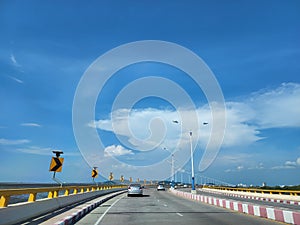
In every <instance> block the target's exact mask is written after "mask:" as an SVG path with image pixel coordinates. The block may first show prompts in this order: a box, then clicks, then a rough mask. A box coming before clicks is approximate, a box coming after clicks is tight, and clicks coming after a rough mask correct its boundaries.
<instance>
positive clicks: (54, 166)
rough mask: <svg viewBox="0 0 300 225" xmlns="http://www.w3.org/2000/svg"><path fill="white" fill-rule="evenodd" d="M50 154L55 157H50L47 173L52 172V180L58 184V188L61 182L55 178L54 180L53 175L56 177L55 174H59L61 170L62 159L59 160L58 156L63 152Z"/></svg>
mask: <svg viewBox="0 0 300 225" xmlns="http://www.w3.org/2000/svg"><path fill="white" fill-rule="evenodd" d="M52 152H53V153H54V154H55V155H56V157H52V159H51V163H50V168H49V171H50V172H53V177H52V179H53V180H54V181H55V182H57V183H59V184H60V186H62V182H60V181H59V180H58V179H57V178H55V175H56V172H61V170H62V166H63V163H64V158H60V155H61V154H63V152H62V151H52Z"/></svg>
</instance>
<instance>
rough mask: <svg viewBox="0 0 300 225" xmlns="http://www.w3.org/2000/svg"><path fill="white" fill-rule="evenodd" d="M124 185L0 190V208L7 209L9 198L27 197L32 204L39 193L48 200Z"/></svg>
mask: <svg viewBox="0 0 300 225" xmlns="http://www.w3.org/2000/svg"><path fill="white" fill-rule="evenodd" d="M124 187H126V185H103V186H96V185H93V186H91V185H90V186H64V187H43V188H20V189H19V188H18V189H1V190H0V196H1V199H0V207H7V205H8V204H9V201H10V198H11V196H18V195H28V199H27V202H34V201H36V199H37V195H38V194H40V193H48V197H45V198H48V199H51V198H57V197H59V196H68V195H76V194H80V193H86V192H93V191H100V190H107V189H113V188H124Z"/></svg>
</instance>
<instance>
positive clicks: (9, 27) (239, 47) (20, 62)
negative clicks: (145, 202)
mask: <svg viewBox="0 0 300 225" xmlns="http://www.w3.org/2000/svg"><path fill="white" fill-rule="evenodd" d="M299 10H300V3H299V2H298V1H226V2H225V1H130V2H128V1H89V2H86V1H43V2H41V1H1V3H0V34H1V35H0V49H1V51H0V99H1V110H0V113H1V117H0V152H1V156H2V159H1V163H0V168H1V170H0V181H3V182H5V181H22V182H33V181H34V182H51V176H52V174H50V173H49V171H48V169H49V163H50V159H51V156H52V153H51V151H52V150H53V149H60V150H63V151H64V155H63V156H64V158H65V162H64V165H63V171H62V173H60V174H58V177H59V178H60V179H61V180H63V181H65V182H90V181H91V178H90V173H91V166H93V165H89V162H88V160H87V161H86V160H84V158H83V157H82V154H81V153H82V149H79V147H78V146H77V142H76V139H75V137H74V134H73V126H72V106H73V99H74V95H75V92H76V88H77V86H78V84H79V82H80V79H81V78H82V76H83V74H84V72H85V71H86V70H87V68H88V67H89V66H90V65H91V64H92V63H93V62H94V61H95V60H96V59H97V58H98V57H99V56H101V55H103V54H104V53H106V52H107V51H109V50H111V49H113V48H116V47H118V46H119V45H123V44H126V43H129V42H134V41H141V40H162V41H168V42H173V43H176V44H178V45H181V46H184V47H186V48H188V49H190V50H191V51H193V52H194V53H196V54H197V55H198V56H200V57H201V58H202V59H203V60H204V61H205V63H206V64H207V65H208V67H209V68H210V69H211V70H212V71H213V73H214V75H215V77H216V79H217V80H218V82H219V84H220V87H221V89H222V91H223V95H224V98H225V101H226V108H227V111H226V112H227V113H226V114H227V122H226V126H227V128H226V131H225V136H224V142H223V145H222V146H221V149H220V151H219V154H218V156H217V158H216V159H215V160H214V162H213V163H212V164H211V165H210V167H209V168H208V169H206V170H205V171H202V172H201V173H200V172H199V171H198V164H199V162H200V159H201V157H202V153H203V149H204V148H205V145H206V143H207V140H208V139H209V137H210V132H209V131H210V128H211V127H210V121H209V120H210V116H209V115H210V110H209V107H208V105H207V104H208V102H207V100H206V98H205V95H204V93H203V91H202V90H201V89H200V88H199V87H198V86H197V85H196V83H195V82H194V81H193V80H191V79H190V78H189V77H188V76H187V75H186V74H185V73H184V72H183V71H181V70H179V69H177V68H174V67H172V66H169V65H164V64H161V63H155V62H152V63H151V62H148V63H140V64H136V65H131V66H128V67H126V68H123V69H122V70H120V71H118V72H117V73H116V74H114V76H113V77H111V79H110V80H109V81H108V82H107V83H106V85H105V86H104V87H103V89H102V91H101V93H100V94H99V97H98V100H97V104H96V107H95V118H94V121H91V122H93V123H92V125H91V124H90V125H91V126H90V127H94V128H96V129H97V132H98V135H99V137H100V138H101V139H102V140H104V141H103V144H104V145H105V146H103V149H99V151H102V153H103V152H104V155H103V159H101V160H99V163H97V165H96V166H98V167H99V172H100V174H102V175H103V176H104V177H107V176H108V174H109V172H110V171H113V172H114V174H115V177H119V176H120V175H124V177H125V178H127V179H128V177H129V176H132V177H133V178H134V179H136V178H140V179H147V180H150V179H156V178H157V179H162V178H164V177H166V176H168V174H169V172H170V171H171V169H170V164H169V163H168V160H170V152H173V153H174V154H175V160H176V156H177V161H175V165H177V167H176V170H177V171H179V172H178V174H179V175H178V177H180V173H182V174H183V178H184V179H186V180H187V179H188V176H189V175H188V174H189V171H190V170H191V169H190V163H189V162H188V163H187V164H186V165H181V164H180V163H179V161H180V159H179V158H180V156H181V154H182V153H183V152H185V151H188V150H189V145H188V139H187V138H188V137H187V136H184V138H185V139H184V141H183V143H182V145H179V146H177V147H178V148H175V147H174V146H176V140H177V139H176V138H177V137H178V134H179V132H181V131H185V130H186V129H188V128H191V127H192V125H191V124H192V121H189V122H190V123H191V124H188V125H186V124H180V123H179V125H178V126H176V124H172V121H171V120H173V119H178V118H177V116H178V115H177V114H176V110H177V109H176V107H174V106H172V104H170V102H168V101H167V100H166V99H161V98H158V97H155V96H152V97H150V96H149V97H147V98H144V99H140V101H138V102H137V103H136V104H135V105H134V107H133V108H132V109H131V111H130V112H131V113H130V118H129V120H131V121H132V123H131V124H130V125H131V128H132V130H133V131H135V135H137V136H138V138H140V139H144V138H146V137H148V136H149V135H150V134H151V132H150V131H149V129H148V126H149V122H150V121H151V119H153V118H157V117H160V119H161V120H162V121H163V122H164V126H165V129H166V132H167V133H166V136H165V138H164V140H163V142H162V144H161V145H160V146H159V147H157V148H156V150H155V151H148V152H139V151H138V149H135V148H134V146H135V147H136V148H140V149H141V148H143V147H145V146H144V145H143V144H145V142H142V143H133V142H132V141H131V138H132V136H131V134H129V133H126V132H127V131H126V130H123V129H122V127H121V126H120V127H119V128H118V129H117V130H114V131H113V130H112V128H111V123H112V119H111V117H110V116H111V113H114V115H116V118H117V119H118V121H119V122H120V123H119V124H123V122H124V121H123V120H122V118H123V117H122V116H123V114H122V113H124V112H127V111H126V110H128V109H126V108H119V109H116V110H114V111H112V104H113V101H114V100H115V98H116V97H117V95H118V93H120V91H121V90H122V89H123V88H124V87H126V85H128V84H130V83H132V82H134V81H136V80H137V79H140V78H147V77H148V78H149V77H151V76H154V77H160V78H165V79H168V80H171V81H173V82H175V83H177V84H178V85H180V86H181V87H182V89H184V90H185V91H186V93H188V95H189V96H190V97H191V99H192V100H193V102H194V104H195V106H196V112H197V114H198V115H199V117H201V120H202V118H203V119H204V120H207V121H208V122H209V124H208V126H205V127H201V130H200V139H199V140H198V141H196V140H194V141H195V142H197V143H198V147H197V148H196V149H195V168H196V173H197V174H198V175H197V176H200V175H203V176H207V177H213V178H216V179H218V180H222V181H226V182H228V183H233V184H237V183H246V184H258V185H260V184H261V183H262V182H266V183H267V184H270V185H277V184H299V183H300V176H299V174H300V139H299V136H300V107H299V105H300V76H299V72H300V64H299V60H300V44H299V39H300V14H299ZM143 89H144V86H139V87H137V89H135V90H134V93H137V94H139V93H140V92H142V91H143ZM87 91H88V90H87ZM163 91H164V92H165V93H168V94H171V93H172V90H171V89H167V90H163ZM178 101H179V103H182V107H183V108H184V103H185V101H184V98H182V99H181V97H178ZM122 110H123V111H122ZM184 113H185V115H189V113H190V111H189V110H188V109H185V108H184ZM169 118H170V119H169ZM152 128H153V131H155V132H157V133H159V132H160V131H161V127H160V125H159V124H155V123H154V124H153V127H152ZM119 138H121V139H122V140H123V142H122V140H120V139H119ZM194 144H196V143H194ZM165 147H166V148H168V149H169V150H168V151H163V150H164V148H165ZM112 156H114V157H112ZM112 158H117V159H118V160H120V161H121V162H122V163H116V162H115V161H113V159H112ZM158 161H161V162H165V163H163V168H164V169H163V170H164V172H163V173H160V172H159V171H158V172H157V171H153V173H149V172H148V171H147V170H144V167H138V168H137V167H135V166H136V165H149V164H153V163H157V162H158ZM98 180H99V181H102V180H103V178H98Z"/></svg>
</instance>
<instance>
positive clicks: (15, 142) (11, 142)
mask: <svg viewBox="0 0 300 225" xmlns="http://www.w3.org/2000/svg"><path fill="white" fill-rule="evenodd" d="M29 142H30V140H27V139H17V140H12V139H5V138H0V144H1V145H21V144H27V143H29Z"/></svg>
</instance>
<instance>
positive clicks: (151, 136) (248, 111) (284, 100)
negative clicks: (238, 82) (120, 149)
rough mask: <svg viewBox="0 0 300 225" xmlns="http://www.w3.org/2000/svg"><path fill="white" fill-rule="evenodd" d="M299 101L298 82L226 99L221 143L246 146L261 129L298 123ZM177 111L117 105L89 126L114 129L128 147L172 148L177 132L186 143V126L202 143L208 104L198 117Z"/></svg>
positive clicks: (205, 135) (207, 132) (206, 133)
mask: <svg viewBox="0 0 300 225" xmlns="http://www.w3.org/2000/svg"><path fill="white" fill-rule="evenodd" d="M299 105H300V84H296V83H283V84H282V85H281V86H279V87H278V88H275V89H273V90H270V89H268V90H261V91H259V92H255V93H253V94H252V95H251V96H249V97H248V98H246V99H245V100H244V101H235V102H233V101H231V102H227V103H226V130H225V136H224V139H223V147H234V146H247V145H250V144H252V143H254V142H256V141H258V140H261V139H263V138H264V137H262V136H260V130H262V129H266V128H282V127H300V117H299V115H300V107H298V106H299ZM177 110H178V109H177ZM180 113H181V114H180V115H179V113H178V111H172V110H166V109H153V108H145V109H139V110H137V109H134V110H131V111H130V110H129V109H118V110H116V111H114V112H112V114H111V118H110V119H102V120H101V119H100V120H98V121H92V122H91V123H90V124H89V126H92V127H95V128H98V129H102V130H106V131H112V132H114V133H115V134H116V135H117V137H118V138H119V140H121V141H122V144H123V145H125V146H130V147H129V148H136V149H144V150H150V149H154V148H155V147H158V146H161V145H164V146H166V147H167V148H174V146H176V143H177V142H178V140H179V139H180V138H179V137H180V135H181V134H182V143H181V144H182V145H184V146H186V145H187V144H188V141H189V140H188V135H187V134H188V131H189V130H193V132H194V131H195V130H196V131H197V130H198V131H199V132H200V139H199V144H201V145H202V146H204V145H205V143H207V141H208V139H209V138H211V137H210V130H211V124H212V119H213V118H212V116H211V111H210V109H209V107H208V106H207V105H205V106H203V107H199V108H198V109H196V113H197V115H198V118H201V121H195V120H194V118H193V116H191V115H192V113H195V111H194V110H188V109H180ZM217 115H218V114H217ZM180 116H181V117H184V118H187V119H186V120H185V123H184V124H183V123H179V124H174V123H172V120H178V121H180ZM214 119H218V118H214ZM204 121H205V122H208V123H209V124H208V125H207V126H205V127H204V126H202V124H201V123H202V122H204ZM199 129H200V130H199ZM220 132H222V131H221V130H220ZM193 140H196V137H195V136H193ZM179 147H182V146H179Z"/></svg>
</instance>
